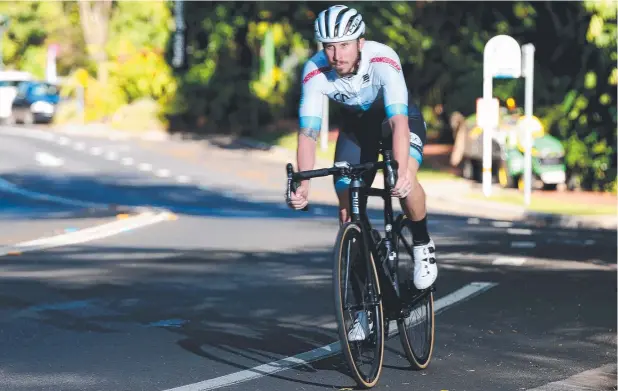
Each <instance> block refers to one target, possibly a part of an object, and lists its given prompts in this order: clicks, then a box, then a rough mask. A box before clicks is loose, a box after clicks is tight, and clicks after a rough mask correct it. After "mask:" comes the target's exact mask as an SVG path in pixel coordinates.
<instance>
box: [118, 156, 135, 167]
mask: <svg viewBox="0 0 618 391" xmlns="http://www.w3.org/2000/svg"><path fill="white" fill-rule="evenodd" d="M121 162H122V164H124V165H125V166H130V165H132V164H133V162H134V160H133V158H130V157H125V158H122V160H121Z"/></svg>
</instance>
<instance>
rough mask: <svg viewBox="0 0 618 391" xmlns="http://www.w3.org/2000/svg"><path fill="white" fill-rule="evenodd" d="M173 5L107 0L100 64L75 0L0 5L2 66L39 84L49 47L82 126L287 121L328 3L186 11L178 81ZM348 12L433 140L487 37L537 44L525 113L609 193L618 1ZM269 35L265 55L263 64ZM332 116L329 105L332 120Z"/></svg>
mask: <svg viewBox="0 0 618 391" xmlns="http://www.w3.org/2000/svg"><path fill="white" fill-rule="evenodd" d="M173 5H174V4H173V2H172V1H163V0H160V1H148V2H129V1H117V2H114V6H113V11H112V15H111V19H110V23H109V37H108V40H107V44H106V51H107V59H108V60H107V62H106V63H99V64H97V63H94V62H93V61H92V60H91V59H90V58H89V56H88V52H87V51H86V45H85V40H84V34H83V31H82V28H81V25H80V19H79V18H80V14H79V10H78V6H77V3H76V2H75V1H65V2H34V1H29V2H26V1H20V2H12V3H7V2H5V3H0V14H5V15H8V16H9V17H10V19H11V24H10V26H9V29H8V31H7V32H6V33H5V34H4V36H3V41H2V43H3V44H2V52H3V58H4V62H5V64H7V66H8V67H10V68H15V69H25V70H29V71H31V72H32V73H34V74H35V75H36V76H38V77H43V75H44V69H45V61H46V58H45V57H46V56H45V54H46V50H47V46H48V45H49V44H50V43H59V44H60V53H59V56H58V71H59V73H60V74H61V75H66V76H68V78H67V82H66V85H65V89H64V91H63V93H65V94H73V95H74V94H75V88H76V86H77V85H78V84H79V83H78V80H77V79H78V77H77V75H78V74H82V76H84V75H86V76H87V77H86V79H87V80H86V86H85V88H86V90H85V91H86V103H87V110H86V119H87V120H92V121H102V120H107V121H112V120H114V121H115V122H116V123H118V121H121V122H122V121H126V122H127V123H131V125H130V126H131V127H136V128H137V127H140V126H138V125H137V124H136V123H135V121H139V118H140V117H143V116H146V117H148V118H150V117H153V116H155V117H157V121H159V117H160V116H161V114H165V115H166V116H167V118H169V119H170V120H172V123H173V124H177V123H178V121H180V123H181V124H182V125H183V126H184V129H185V130H190V131H196V132H207V131H216V132H235V133H239V132H240V133H246V134H256V133H257V132H261V131H263V129H264V128H265V127H266V126H267V125H270V124H272V123H273V122H276V121H279V120H282V119H284V118H288V119H289V118H292V119H294V118H295V117H296V115H297V110H298V100H299V92H300V72H301V70H302V66H303V65H304V61H306V59H307V58H308V57H309V56H310V55H312V54H313V53H314V52H315V50H316V48H317V44H316V42H315V41H314V39H313V21H314V18H315V16H316V15H317V13H318V12H320V11H321V10H323V9H324V8H326V7H327V6H329V5H331V3H326V2H292V3H286V2H187V1H185V3H184V6H185V22H186V25H187V28H188V30H187V37H186V44H187V61H188V69H186V70H173V69H172V68H171V67H170V65H169V63H170V59H171V55H170V52H171V42H170V36H171V33H172V32H173V31H174V18H173V14H172V10H173ZM348 5H349V6H353V7H355V8H357V9H358V10H360V11H361V12H362V13H363V16H364V19H365V22H366V24H367V36H366V38H367V39H371V40H376V41H379V42H383V43H386V44H388V45H390V46H392V47H393V48H394V49H395V50H396V51H397V53H398V54H399V56H400V59H401V61H402V64H403V68H404V74H405V77H406V83H407V86H408V89H409V91H410V94H411V96H412V99H413V100H414V101H415V102H417V103H418V104H419V105H420V106H421V109H422V110H423V113H425V114H426V116H427V121H428V123H430V124H431V127H432V128H433V129H436V130H437V131H439V132H442V133H443V134H450V133H451V130H450V128H449V127H448V120H447V119H446V118H448V116H449V115H450V113H452V112H454V111H459V112H461V113H463V114H464V115H465V116H469V115H470V114H473V113H474V111H475V109H476V99H477V98H478V97H480V96H481V95H482V83H483V80H482V73H483V48H484V45H485V43H486V42H487V41H488V40H489V39H490V38H491V37H492V36H494V35H497V34H509V35H511V36H513V37H514V38H515V39H516V40H517V41H518V42H519V43H520V44H524V43H528V42H531V43H533V44H534V45H535V47H536V52H535V64H534V66H535V74H534V79H535V82H534V84H535V85H534V111H535V114H536V115H537V116H539V117H540V118H541V119H542V121H543V123H544V124H545V125H546V127H547V131H548V132H549V133H551V134H553V135H555V136H557V137H558V138H560V139H561V140H563V143H564V146H565V150H566V163H567V166H568V170H569V174H570V175H572V176H574V177H575V178H577V179H578V180H579V182H580V183H581V184H582V186H584V187H586V188H598V189H612V188H613V189H615V187H616V181H615V178H616V148H615V145H616V127H617V125H618V124H617V118H616V114H617V113H616V107H617V105H618V99H617V97H616V85H617V81H618V70H617V68H616V61H618V54H616V34H617V30H616V12H617V10H618V4H617V3H616V2H613V1H611V0H602V1H598V0H584V1H583V2H570V3H569V2H566V3H565V2H561V3H554V2H544V3H537V2H531V1H515V2H492V3H486V2H467V3H466V2H463V3H462V2H427V1H419V2H386V3H384V2H381V3H376V2H351V3H348ZM267 37H268V38H267ZM271 38H272V41H271V42H272V47H273V49H274V56H273V57H272V58H270V57H264V54H265V53H266V52H265V49H266V47H268V42H267V41H268V40H270V39H271ZM101 67H103V68H104V69H107V70H108V71H109V80H108V83H106V84H105V85H101V84H100V83H98V82H97V81H96V79H95V78H94V77H93V76H94V75H97V73H98V70H99V68H101ZM493 86H494V94H495V96H497V97H499V98H501V99H502V100H505V99H506V98H508V97H511V96H512V97H515V99H516V101H517V102H518V104H519V105H520V106H523V103H524V82H523V79H519V80H494V83H493ZM155 105H156V107H158V110H153V107H155ZM71 110H73V109H70V110H69V109H67V112H68V113H74V110H73V111H71ZM338 110H339V108H338V107H337V106H336V105H331V122H333V123H336V121H337V113H338ZM333 114H334V115H333ZM72 115H73V114H72ZM282 122H284V121H282ZM144 123H145V125H143V126H141V127H142V128H144V127H145V128H152V127H154V125H153V123H152V122H150V120H145V121H144ZM118 126H120V125H118ZM447 139H448V138H447Z"/></svg>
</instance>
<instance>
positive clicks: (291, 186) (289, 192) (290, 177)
mask: <svg viewBox="0 0 618 391" xmlns="http://www.w3.org/2000/svg"><path fill="white" fill-rule="evenodd" d="M286 171H287V174H288V189H287V198H288V200H289V199H291V198H292V192H296V189H297V188H298V186H297V183H296V182H295V181H294V167H293V166H292V163H288V164H287V166H286ZM301 210H303V211H305V212H307V211H308V210H309V205H307V206H305V207H304V208H303V209H301Z"/></svg>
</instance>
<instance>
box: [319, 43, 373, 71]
mask: <svg viewBox="0 0 618 391" xmlns="http://www.w3.org/2000/svg"><path fill="white" fill-rule="evenodd" d="M364 43H365V40H364V38H360V39H355V40H353V41H345V42H337V43H325V44H324V53H325V54H326V57H327V58H328V63H329V64H330V66H331V67H332V68H333V69H335V71H337V73H338V74H339V75H341V76H344V75H347V74H350V73H352V71H353V70H354V66H355V65H356V63H357V61H358V59H359V56H360V51H361V49H362V48H363V44H364Z"/></svg>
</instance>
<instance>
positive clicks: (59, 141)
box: [56, 137, 71, 145]
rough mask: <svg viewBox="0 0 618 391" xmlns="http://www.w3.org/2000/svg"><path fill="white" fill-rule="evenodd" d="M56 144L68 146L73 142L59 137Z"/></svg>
mask: <svg viewBox="0 0 618 391" xmlns="http://www.w3.org/2000/svg"><path fill="white" fill-rule="evenodd" d="M56 142H57V143H58V144H60V145H68V144H69V143H70V142H71V140H69V139H68V138H66V137H59V138H58V140H56Z"/></svg>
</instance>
